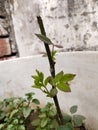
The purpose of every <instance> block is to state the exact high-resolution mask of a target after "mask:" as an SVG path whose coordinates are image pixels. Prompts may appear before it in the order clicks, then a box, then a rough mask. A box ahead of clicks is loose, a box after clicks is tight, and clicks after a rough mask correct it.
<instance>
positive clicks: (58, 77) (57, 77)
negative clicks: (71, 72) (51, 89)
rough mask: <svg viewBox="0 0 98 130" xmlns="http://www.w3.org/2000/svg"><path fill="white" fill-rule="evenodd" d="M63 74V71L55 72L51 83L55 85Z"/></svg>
mask: <svg viewBox="0 0 98 130" xmlns="http://www.w3.org/2000/svg"><path fill="white" fill-rule="evenodd" d="M63 74H64V73H63V71H61V72H59V73H58V74H56V76H55V78H54V79H53V84H54V85H57V84H58V83H59V82H60V81H61V79H62V77H63Z"/></svg>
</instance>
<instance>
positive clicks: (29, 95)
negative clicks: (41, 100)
mask: <svg viewBox="0 0 98 130" xmlns="http://www.w3.org/2000/svg"><path fill="white" fill-rule="evenodd" d="M33 95H35V93H33V92H30V93H26V94H25V96H27V99H28V101H31V100H32V98H33Z"/></svg>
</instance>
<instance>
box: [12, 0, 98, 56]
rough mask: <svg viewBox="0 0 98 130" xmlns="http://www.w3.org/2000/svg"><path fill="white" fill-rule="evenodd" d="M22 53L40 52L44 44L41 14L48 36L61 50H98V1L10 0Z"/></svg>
mask: <svg viewBox="0 0 98 130" xmlns="http://www.w3.org/2000/svg"><path fill="white" fill-rule="evenodd" d="M10 7H11V11H12V17H13V23H14V29H15V35H16V41H17V44H18V49H19V52H20V56H28V55H35V54H40V53H41V52H43V51H44V47H43V45H42V44H40V41H39V40H38V39H37V38H36V36H35V33H40V32H39V29H38V24H37V20H36V16H37V15H41V16H42V18H43V21H44V25H45V28H46V32H47V36H48V37H50V38H51V39H52V41H53V43H56V44H58V45H62V46H63V49H57V50H58V51H59V52H62V51H85V50H86V51H88V50H91V51H97V50H98V42H97V41H98V0H32V1H27V0H10Z"/></svg>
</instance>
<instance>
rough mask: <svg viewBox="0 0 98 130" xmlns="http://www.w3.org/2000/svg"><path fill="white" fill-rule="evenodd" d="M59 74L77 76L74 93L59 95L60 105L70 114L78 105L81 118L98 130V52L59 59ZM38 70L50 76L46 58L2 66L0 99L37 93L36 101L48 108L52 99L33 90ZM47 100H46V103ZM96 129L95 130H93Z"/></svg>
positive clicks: (24, 60) (6, 62) (5, 63)
mask: <svg viewBox="0 0 98 130" xmlns="http://www.w3.org/2000/svg"><path fill="white" fill-rule="evenodd" d="M56 59H57V64H56V73H57V72H59V71H61V70H63V71H64V72H65V73H74V74H76V77H75V79H74V81H72V82H71V83H70V84H71V89H72V92H71V93H63V92H59V101H60V104H61V107H62V109H63V110H64V111H65V112H66V111H68V110H69V108H70V107H71V106H72V105H78V107H79V114H82V115H84V116H86V125H87V127H88V128H89V130H93V129H94V130H97V129H98V60H97V59H98V52H71V53H70V52H69V53H62V54H60V55H58V56H57V57H56ZM35 69H38V70H39V71H43V72H44V73H45V76H47V75H48V74H49V66H48V62H47V60H46V57H42V56H35V57H27V58H18V59H14V60H8V61H1V62H0V99H2V98H6V97H12V96H24V94H25V93H27V92H30V91H34V92H35V93H36V97H37V98H39V99H40V100H41V104H45V103H46V102H47V101H48V100H49V99H48V98H47V99H46V98H45V96H44V95H43V94H42V93H41V92H40V91H37V90H36V89H33V88H31V86H32V85H33V80H32V78H31V75H34V74H35ZM45 99H46V100H45ZM91 128H92V129H91Z"/></svg>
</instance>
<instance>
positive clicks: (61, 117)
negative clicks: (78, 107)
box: [37, 16, 64, 124]
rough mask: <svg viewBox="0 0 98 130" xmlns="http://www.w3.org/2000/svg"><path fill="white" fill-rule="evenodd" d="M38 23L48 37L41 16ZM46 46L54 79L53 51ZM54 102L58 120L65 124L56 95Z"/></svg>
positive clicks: (43, 33)
mask: <svg viewBox="0 0 98 130" xmlns="http://www.w3.org/2000/svg"><path fill="white" fill-rule="evenodd" d="M37 21H38V24H39V28H40V31H41V34H42V35H44V36H46V32H45V29H44V25H43V21H42V18H41V17H40V16H38V17H37ZM44 46H45V49H46V52H47V56H48V60H49V65H50V72H51V76H52V77H53V78H54V77H55V63H54V61H53V60H52V56H51V51H50V48H49V45H48V44H46V43H44ZM52 88H54V86H52ZM53 100H54V103H55V106H56V109H57V114H58V119H59V121H60V124H63V122H64V121H63V116H62V113H61V109H60V105H59V102H58V98H57V95H55V96H54V97H53Z"/></svg>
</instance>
